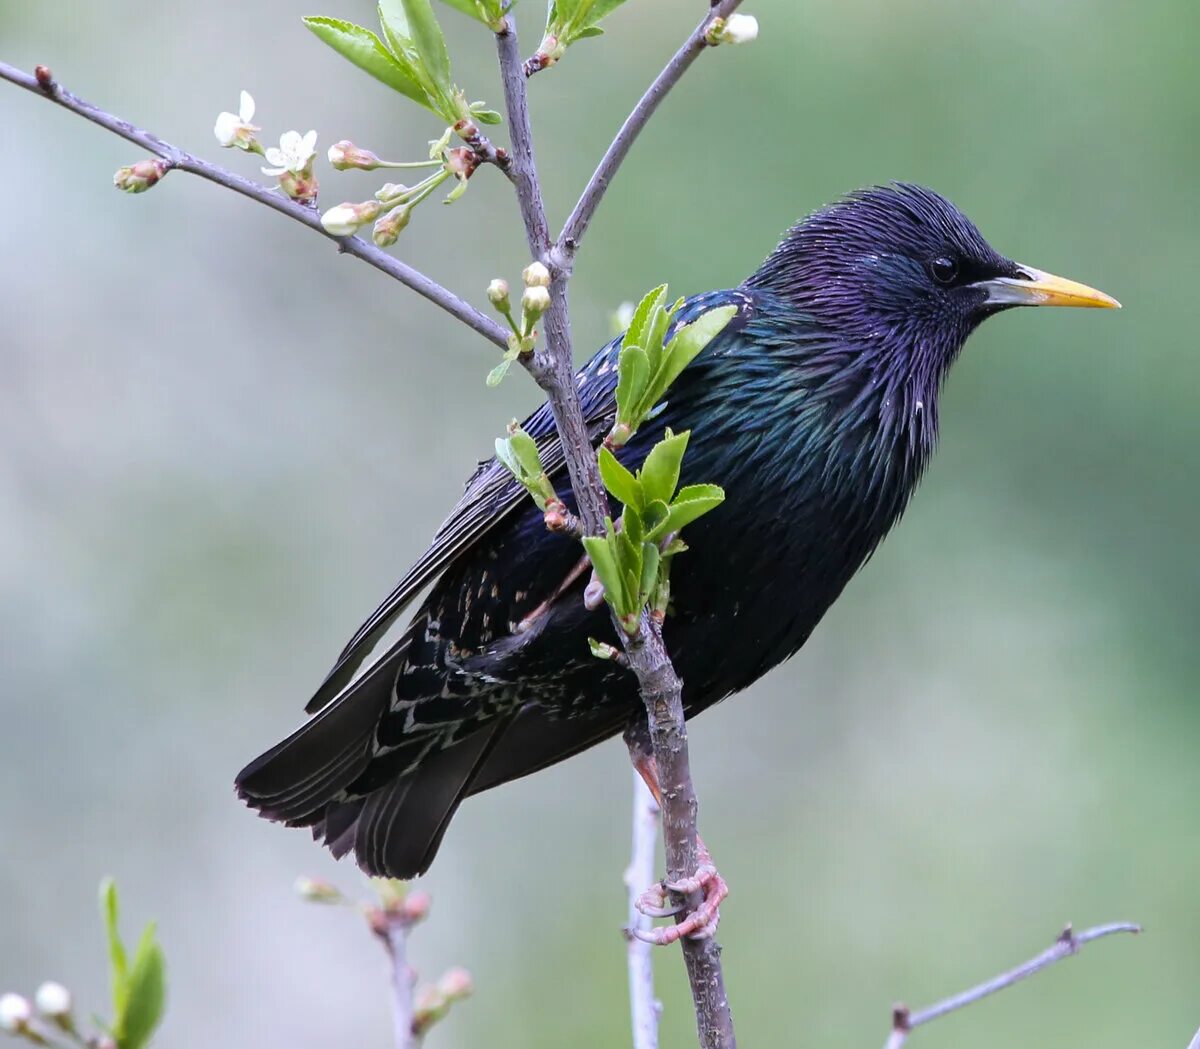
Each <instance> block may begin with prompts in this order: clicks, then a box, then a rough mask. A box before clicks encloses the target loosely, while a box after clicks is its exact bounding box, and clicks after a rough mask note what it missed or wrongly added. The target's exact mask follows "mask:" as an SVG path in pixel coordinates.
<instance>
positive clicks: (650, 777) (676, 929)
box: [625, 730, 729, 946]
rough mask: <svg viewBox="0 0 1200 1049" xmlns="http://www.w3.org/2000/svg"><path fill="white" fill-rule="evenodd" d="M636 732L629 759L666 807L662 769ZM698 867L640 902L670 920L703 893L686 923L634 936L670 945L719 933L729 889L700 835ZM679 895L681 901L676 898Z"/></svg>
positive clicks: (629, 736) (629, 739) (629, 737)
mask: <svg viewBox="0 0 1200 1049" xmlns="http://www.w3.org/2000/svg"><path fill="white" fill-rule="evenodd" d="M639 735H640V734H639V733H637V731H636V730H632V731H629V730H627V731H626V733H625V742H626V744H627V745H628V747H629V757H630V760H631V761H632V762H633V767H634V768H635V769H636V770H637V772H638V775H640V776H641V777H642V780H643V781H644V782H645V784H646V786H647V788H649V790H650V793H651V794H652V795H653V796H654V800H655V801H657V802H658V805H659V808H660V809H661V808H662V804H663V797H662V787H661V786H660V785H659V782H658V766H657V764H656V763H655V761H654V755H653V754H652V753H651V752H650V751H649V749H648V747H647V745H646V744H648V742H649V741H648V740H642V739H639V738H637V737H638V736H639ZM696 859H697V866H696V871H695V873H694V874H692V875H690V876H689V877H686V878H681V879H680V880H679V881H667V880H666V879H663V880H662V881H660V882H658V883H656V884H655V885H652V886H651V887H650V888H649V889H647V890H646V891H645V892H644V893H642V894H641V896H639V897H638V899H637V904H636V906H637V909H638V910H639V911H641V912H642V913H643V914H645V915H647V916H649V917H651V918H668V917H671V916H673V915H676V914H679V913H680V912H681V911H682V910H684V909H685V907H686V906H687V903H686V902H684V898H685V897H687V896H690V895H692V894H693V893H697V892H700V893H703V894H704V898H703V899H702V900H701V901H700V904H699V906H697V907H696V909H695V910H693V911H691V912H689V913H688V914H687V915H686V916H685V917H684V918H683V920H682V921H679V922H676V923H675V924H674V925H664V926H662V927H660V928H655V929H650V930H643V929H634V930H633V935H634V936H636V937H637V938H638V939H639V940H644V941H645V942H646V943H652V944H656V945H658V946H666V945H667V944H672V943H674V942H675V941H676V940H680V939H682V938H683V937H685V936H687V937H689V938H690V939H694V940H703V939H707V938H708V937H710V936H712V935H713V934H714V933H716V931H717V925H718V923H719V922H720V921H721V911H720V907H721V902H722V901H723V900H724V899H725V897H726V896H728V895H729V886H728V885H727V884H726V882H725V879H724V878H722V877H721V875H720V873H719V872H718V871H717V868H716V866H715V865H714V863H713V861H712V855H711V854H710V853H709V851H708V846H706V845H705V844H704V840H703V839H702V838H701V837H700V835H698V834H697V835H696ZM672 896H675V897H676V898H678V899H679V900H680V902H675V900H673V899H672Z"/></svg>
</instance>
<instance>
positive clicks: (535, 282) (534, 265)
mask: <svg viewBox="0 0 1200 1049" xmlns="http://www.w3.org/2000/svg"><path fill="white" fill-rule="evenodd" d="M521 279H522V280H523V281H524V282H525V287H527V288H548V287H550V271H549V270H548V269H546V267H545V265H544V264H542V263H540V262H531V263H530V264H529V265H528V266H526V267H525V269H524V270H522V271H521Z"/></svg>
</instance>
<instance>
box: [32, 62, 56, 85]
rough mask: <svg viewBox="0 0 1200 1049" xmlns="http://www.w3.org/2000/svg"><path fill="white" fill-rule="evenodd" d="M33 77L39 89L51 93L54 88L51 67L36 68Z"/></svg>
mask: <svg viewBox="0 0 1200 1049" xmlns="http://www.w3.org/2000/svg"><path fill="white" fill-rule="evenodd" d="M33 75H34V78H35V79H36V80H37V82H38V87H40V88H41V89H42V90H43V91H49V90H50V89H51V88H52V87H54V74H53V73H52V72H50V67H49V66H34V67H33Z"/></svg>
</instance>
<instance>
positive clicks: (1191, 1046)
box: [1188, 1031, 1200, 1049]
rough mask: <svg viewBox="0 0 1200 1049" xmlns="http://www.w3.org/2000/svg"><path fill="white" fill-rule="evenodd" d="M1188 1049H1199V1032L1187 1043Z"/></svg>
mask: <svg viewBox="0 0 1200 1049" xmlns="http://www.w3.org/2000/svg"><path fill="white" fill-rule="evenodd" d="M1188 1049H1200V1031H1197V1032H1196V1033H1195V1035H1194V1036H1193V1037H1192V1040H1191V1041H1190V1042H1189V1043H1188Z"/></svg>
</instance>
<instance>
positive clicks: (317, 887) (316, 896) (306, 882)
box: [294, 877, 345, 903]
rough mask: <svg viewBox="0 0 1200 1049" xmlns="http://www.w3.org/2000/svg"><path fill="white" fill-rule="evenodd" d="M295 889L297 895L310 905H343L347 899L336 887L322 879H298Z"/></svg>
mask: <svg viewBox="0 0 1200 1049" xmlns="http://www.w3.org/2000/svg"><path fill="white" fill-rule="evenodd" d="M294 888H295V890H296V895H297V896H299V897H300V898H301V899H302V900H307V901H308V902H309V903H341V902H342V901H343V900H344V899H345V897H344V896H343V895H342V893H341V890H340V889H338V887H337V886H336V885H331V884H330V883H329V882H327V881H325V880H324V879H322V878H304V877H300V878H297V879H296V883H295V886H294Z"/></svg>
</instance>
